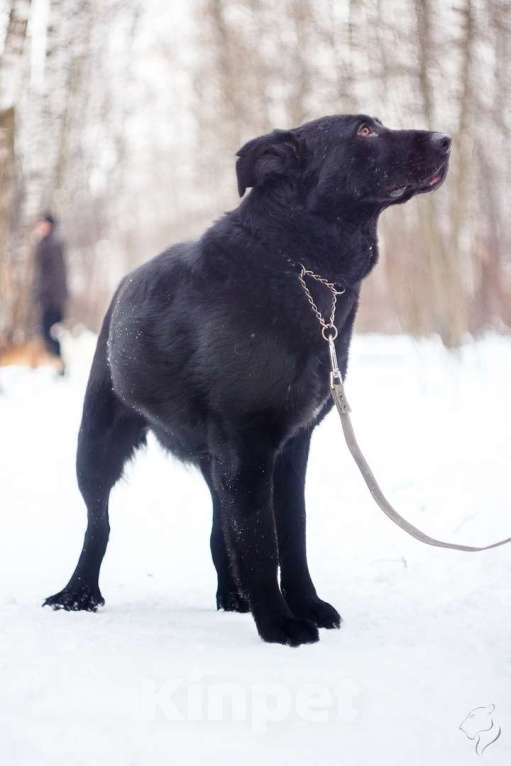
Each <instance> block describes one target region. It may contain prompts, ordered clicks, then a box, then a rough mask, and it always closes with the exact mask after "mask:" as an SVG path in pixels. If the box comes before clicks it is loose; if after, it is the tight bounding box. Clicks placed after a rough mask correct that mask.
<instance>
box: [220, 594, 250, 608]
mask: <svg viewBox="0 0 511 766" xmlns="http://www.w3.org/2000/svg"><path fill="white" fill-rule="evenodd" d="M216 608H217V609H223V610H224V612H250V604H249V603H248V600H247V599H246V598H244V597H243V596H241V595H240V594H239V593H226V592H223V591H222V592H221V591H218V592H217V594H216Z"/></svg>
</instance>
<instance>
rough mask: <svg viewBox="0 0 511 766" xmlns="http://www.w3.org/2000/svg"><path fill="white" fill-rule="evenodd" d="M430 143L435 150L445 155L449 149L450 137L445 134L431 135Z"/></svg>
mask: <svg viewBox="0 0 511 766" xmlns="http://www.w3.org/2000/svg"><path fill="white" fill-rule="evenodd" d="M431 143H432V144H433V146H434V147H435V149H439V150H440V151H441V152H443V153H444V154H447V152H448V151H449V149H450V148H451V137H450V136H448V135H447V133H432V134H431Z"/></svg>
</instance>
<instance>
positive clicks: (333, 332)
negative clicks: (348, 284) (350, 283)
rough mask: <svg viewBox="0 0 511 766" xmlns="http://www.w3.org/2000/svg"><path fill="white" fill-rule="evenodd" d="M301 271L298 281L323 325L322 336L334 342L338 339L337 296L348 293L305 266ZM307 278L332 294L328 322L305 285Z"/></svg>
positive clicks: (302, 266)
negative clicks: (336, 320)
mask: <svg viewBox="0 0 511 766" xmlns="http://www.w3.org/2000/svg"><path fill="white" fill-rule="evenodd" d="M300 266H301V271H300V273H299V275H298V280H299V282H300V284H301V286H302V289H303V291H304V293H305V295H306V296H307V300H308V301H309V303H310V306H311V308H312V311H313V312H314V315H315V316H316V318H317V320H318V322H319V323H320V325H321V335H322V336H323V339H324V340H326V341H330V340H332V341H334V340H335V339H336V338H337V334H338V333H337V327H336V326H335V310H336V308H337V296H338V295H343V294H344V293H345V292H346V288H344V287H342V288H341V289H340V290H339V286H338V285H336V284H335V282H329V281H328V279H325V278H324V277H320V276H319V274H315V273H314V272H313V271H310V270H309V269H306V268H305V266H304V265H303V264H300ZM305 277H310V278H311V279H314V280H315V281H316V282H319V284H321V285H323V286H324V287H327V288H328V289H329V290H330V292H331V293H332V308H331V310H330V318H329V319H328V321H327V320H326V319H325V318H324V317H323V315H322V313H321V311H320V310H319V309H318V307H317V306H316V304H315V302H314V298H313V297H312V294H311V291H310V290H309V288H308V287H307V285H306V283H305Z"/></svg>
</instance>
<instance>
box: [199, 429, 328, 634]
mask: <svg viewBox="0 0 511 766" xmlns="http://www.w3.org/2000/svg"><path fill="white" fill-rule="evenodd" d="M229 430H230V431H231V433H230V434H229V436H228V437H227V438H225V434H224V438H223V439H222V440H220V441H221V443H223V448H222V449H218V447H217V449H215V450H214V452H213V454H214V457H213V471H212V475H213V481H214V483H215V486H216V491H217V493H218V496H219V498H220V503H221V514H222V522H223V525H224V531H225V535H226V541H227V546H228V549H229V552H230V555H231V556H232V559H233V569H234V572H235V574H236V576H237V578H238V579H239V582H240V586H241V590H242V592H243V594H244V595H245V596H246V597H247V598H248V600H249V603H250V608H251V611H252V614H253V615H254V619H255V622H256V625H257V629H258V631H259V634H260V635H261V637H262V638H263V639H264V640H265V641H269V642H273V643H281V644H289V645H291V646H298V645H299V644H304V643H312V642H314V641H317V640H318V638H319V635H318V630H317V628H316V626H315V625H314V623H313V622H311V621H310V620H307V619H303V618H299V617H296V616H295V615H293V613H292V612H291V610H290V608H289V606H288V605H287V603H286V601H285V599H284V598H283V596H282V593H281V591H280V588H279V585H278V576H277V570H278V550H277V536H276V530H275V519H274V514H273V505H272V497H273V469H274V463H275V448H274V447H273V446H272V445H271V443H270V442H269V439H268V436H267V434H265V432H264V431H263V430H259V429H258V430H253V429H251V430H249V431H247V430H245V431H242V432H240V431H239V430H238V429H236V433H234V434H233V433H232V431H233V430H234V429H229ZM217 444H218V442H217Z"/></svg>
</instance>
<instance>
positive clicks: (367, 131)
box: [357, 123, 378, 138]
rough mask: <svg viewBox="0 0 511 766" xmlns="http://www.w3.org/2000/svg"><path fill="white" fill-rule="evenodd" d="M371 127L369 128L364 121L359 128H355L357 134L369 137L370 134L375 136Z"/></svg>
mask: <svg viewBox="0 0 511 766" xmlns="http://www.w3.org/2000/svg"><path fill="white" fill-rule="evenodd" d="M377 135H378V134H377V133H376V131H375V130H373V128H371V127H370V126H369V125H366V124H365V123H364V124H363V125H360V127H359V129H358V130H357V136H362V138H371V137H372V136H377Z"/></svg>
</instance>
